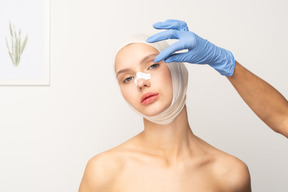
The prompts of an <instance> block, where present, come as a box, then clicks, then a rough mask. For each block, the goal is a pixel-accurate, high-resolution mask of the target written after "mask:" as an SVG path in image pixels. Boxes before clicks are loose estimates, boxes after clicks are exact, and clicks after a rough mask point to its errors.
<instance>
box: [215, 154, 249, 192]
mask: <svg viewBox="0 0 288 192" xmlns="http://www.w3.org/2000/svg"><path fill="white" fill-rule="evenodd" d="M215 173H216V175H217V177H218V178H221V179H220V181H219V182H220V183H221V185H222V186H223V188H225V189H226V190H227V191H231V192H251V184H250V173H249V169H248V166H247V165H246V164H245V163H244V162H243V161H241V160H240V159H238V158H237V157H234V156H232V155H229V154H227V153H224V152H222V154H221V155H219V158H218V159H217V161H216V162H215Z"/></svg>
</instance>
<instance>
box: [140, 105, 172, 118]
mask: <svg viewBox="0 0 288 192" xmlns="http://www.w3.org/2000/svg"><path fill="white" fill-rule="evenodd" d="M168 107H169V104H166V105H163V104H161V103H153V104H151V105H150V106H145V109H144V110H143V111H142V112H141V113H142V114H143V115H146V116H149V117H150V116H155V115H158V114H160V113H161V112H163V111H164V110H166V109H167V108H168Z"/></svg>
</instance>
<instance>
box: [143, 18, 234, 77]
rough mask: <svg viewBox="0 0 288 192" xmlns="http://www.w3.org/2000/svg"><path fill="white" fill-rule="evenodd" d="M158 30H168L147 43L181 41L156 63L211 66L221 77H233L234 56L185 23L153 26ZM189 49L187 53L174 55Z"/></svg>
mask: <svg viewBox="0 0 288 192" xmlns="http://www.w3.org/2000/svg"><path fill="white" fill-rule="evenodd" d="M153 27H154V28H156V29H168V30H167V31H162V32H159V33H157V34H155V35H152V36H150V37H149V38H148V39H147V40H146V41H147V42H148V43H154V42H157V41H162V40H166V39H179V41H177V42H176V43H173V44H172V45H170V46H169V47H167V48H166V49H165V50H163V51H161V53H160V54H159V55H158V56H157V57H156V58H155V62H159V61H162V60H163V59H164V62H165V63H170V62H188V63H193V64H209V65H210V66H211V67H213V68H214V69H216V70H217V71H218V72H219V73H220V74H221V75H225V76H232V75H233V72H234V68H235V59H234V56H233V54H232V53H231V52H230V51H228V50H225V49H223V48H220V47H217V46H215V45H214V44H212V43H210V42H209V41H208V40H206V39H203V38H201V37H199V36H198V35H196V34H195V33H193V32H190V31H189V29H188V27H187V24H186V23H185V22H184V21H179V20H171V19H168V20H166V21H165V22H158V23H155V24H154V25H153ZM183 49H188V52H185V53H174V52H176V51H179V50H183ZM173 53H174V54H173Z"/></svg>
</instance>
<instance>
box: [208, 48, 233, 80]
mask: <svg viewBox="0 0 288 192" xmlns="http://www.w3.org/2000/svg"><path fill="white" fill-rule="evenodd" d="M218 48H219V49H220V50H219V51H220V52H221V54H220V55H221V58H220V59H219V60H218V61H217V63H214V64H209V65H210V66H211V67H213V68H214V69H215V70H216V71H218V72H219V73H220V74H221V75H224V76H228V77H230V76H232V75H233V73H234V70H235V58H234V56H233V54H232V52H231V51H228V50H226V49H223V48H220V47H218Z"/></svg>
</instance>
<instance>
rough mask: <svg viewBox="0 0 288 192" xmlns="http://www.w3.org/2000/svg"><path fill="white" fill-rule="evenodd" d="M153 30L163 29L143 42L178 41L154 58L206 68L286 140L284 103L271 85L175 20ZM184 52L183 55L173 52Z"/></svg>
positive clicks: (287, 108) (287, 116)
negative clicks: (230, 86) (228, 81)
mask: <svg viewBox="0 0 288 192" xmlns="http://www.w3.org/2000/svg"><path fill="white" fill-rule="evenodd" d="M153 26H154V28H156V29H167V30H166V31H162V32H159V33H157V34H155V35H152V36H150V37H149V38H148V39H147V42H149V43H154V42H157V41H162V40H166V39H178V40H179V41H178V42H176V43H173V44H172V45H170V46H169V47H168V48H166V49H165V50H163V51H161V53H160V54H159V55H158V56H157V57H156V58H155V62H159V61H161V60H163V59H164V61H165V62H166V63H169V62H187V63H191V64H208V65H210V66H211V67H213V68H214V69H215V70H216V71H218V72H219V73H220V74H221V75H224V76H226V77H227V78H228V79H229V80H230V82H231V83H232V85H233V86H234V87H235V89H236V90H237V91H238V93H239V94H240V96H241V97H242V98H243V99H244V101H245V102H246V103H247V104H248V106H249V107H250V108H251V109H252V110H253V111H254V112H255V113H256V115H258V117H259V118H260V119H262V120H263V121H264V122H265V123H266V124H267V125H268V126H269V127H271V128H272V129H273V130H274V131H276V132H277V133H280V134H283V135H284V136H286V137H287V138H288V102H287V100H286V99H285V98H284V97H283V96H282V95H281V94H280V93H279V92H278V91H277V90H276V89H275V88H273V87H272V86H271V85H269V84H268V83H266V82H265V81H263V80H262V79H260V78H259V77H257V76H256V75H254V74H253V73H251V72H250V71H248V70H247V69H245V68H244V67H243V66H241V65H240V64H239V63H238V62H237V61H235V58H234V56H233V54H232V53H231V52H230V51H228V50H226V49H223V48H221V47H217V46H215V45H214V44H212V43H210V42H209V41H208V40H206V39H203V38H201V37H199V36H198V35H196V34H195V33H194V32H190V31H189V29H188V27H187V24H186V23H185V22H184V21H179V20H166V21H165V22H158V23H155V24H154V25H153ZM183 49H188V51H187V52H184V53H175V52H176V51H179V50H183Z"/></svg>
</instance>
